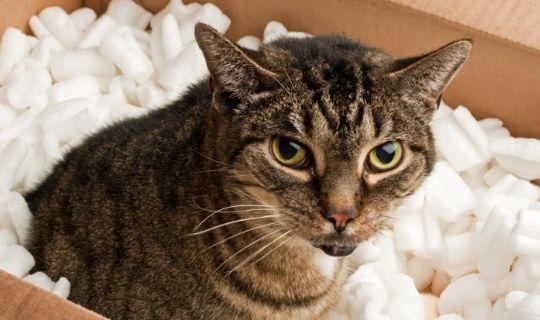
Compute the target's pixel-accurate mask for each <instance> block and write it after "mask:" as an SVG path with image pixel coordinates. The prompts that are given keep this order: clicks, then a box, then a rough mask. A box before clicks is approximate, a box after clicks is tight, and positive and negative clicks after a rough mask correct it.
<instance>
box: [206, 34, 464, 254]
mask: <svg viewBox="0 0 540 320" xmlns="http://www.w3.org/2000/svg"><path fill="white" fill-rule="evenodd" d="M198 41H199V44H200V46H201V48H202V50H203V52H204V53H205V56H206V58H207V61H208V65H209V69H210V71H211V74H212V86H213V88H214V104H215V107H216V110H218V111H216V114H218V116H217V118H219V121H220V122H221V126H220V132H219V133H218V135H217V136H218V138H217V141H216V148H217V149H218V150H217V152H218V154H219V155H220V159H223V160H224V161H227V163H229V164H230V165H231V166H232V169H231V170H229V172H228V175H226V176H225V180H226V181H225V185H226V186H227V189H228V190H230V191H232V195H231V196H232V197H235V198H236V199H240V200H243V201H248V202H251V203H253V202H254V201H255V202H259V203H264V204H265V205H271V206H273V207H275V208H278V210H279V213H280V216H279V217H278V218H277V220H278V222H279V224H280V225H281V226H282V227H284V228H286V229H288V230H292V232H294V234H296V235H297V236H300V237H301V238H303V239H305V240H307V241H309V242H310V243H312V244H313V245H314V246H316V247H319V248H321V249H322V250H323V251H325V252H326V253H327V254H330V255H346V254H349V253H351V252H352V251H353V250H354V248H356V246H357V245H358V244H359V243H360V242H362V241H364V240H366V239H368V238H370V237H371V236H373V235H374V234H376V233H377V232H379V231H380V230H381V229H382V228H384V227H385V225H386V213H387V212H388V211H389V210H390V209H391V208H392V207H393V206H395V205H396V204H397V203H398V202H399V201H400V200H401V199H402V198H403V197H405V196H407V195H409V194H411V193H412V192H413V191H414V190H415V189H416V188H417V187H418V186H419V184H420V183H421V182H422V180H423V179H424V177H425V176H426V175H427V174H429V172H430V171H431V169H432V167H433V162H434V159H435V148H434V145H433V138H432V135H431V131H430V128H429V122H430V120H431V116H432V113H433V112H434V111H435V109H436V104H437V100H438V98H439V97H440V93H441V91H442V90H443V88H444V87H445V86H446V84H447V83H448V81H450V79H451V78H452V76H453V74H454V73H455V72H456V71H457V69H458V68H459V66H461V64H462V63H463V61H464V60H465V58H466V56H467V55H468V52H469V50H470V42H467V41H461V42H456V43H454V44H451V45H449V46H447V47H443V48H442V49H439V50H437V51H435V52H434V53H432V54H430V55H426V56H424V57H421V58H417V59H407V60H400V61H394V60H392V59H391V58H390V57H389V56H387V55H386V54H384V53H382V52H380V51H378V50H375V49H372V48H367V47H365V46H362V45H359V44H357V43H354V42H352V41H350V40H348V39H345V38H338V37H317V38H310V39H303V40H296V39H295V40H278V41H277V42H274V43H272V44H270V45H267V46H265V47H263V48H262V49H261V51H260V52H258V53H255V52H248V51H246V50H241V49H239V48H238V47H236V46H234V45H233V44H232V43H230V42H229V41H227V40H226V39H224V38H222V37H221V36H220V35H218V34H217V33H215V32H214V31H213V30H211V29H208V28H207V27H204V26H199V27H198ZM219 59H221V61H220V63H219V64H216V63H215V62H217V60H219ZM235 190H236V191H238V192H234V191H235Z"/></svg>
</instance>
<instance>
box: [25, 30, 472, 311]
mask: <svg viewBox="0 0 540 320" xmlns="http://www.w3.org/2000/svg"><path fill="white" fill-rule="evenodd" d="M197 40H198V41H199V44H200V45H201V47H202V49H203V52H204V53H205V57H206V58H207V61H208V64H209V69H210V72H211V74H212V79H213V80H212V82H211V83H210V86H209V85H208V82H207V81H204V82H201V83H199V84H197V85H195V86H193V87H192V88H191V89H190V90H189V91H188V92H187V93H186V95H184V96H183V97H182V98H181V99H180V100H179V101H178V102H175V103H174V104H172V105H170V106H168V107H166V108H164V109H161V110H157V111H154V112H152V113H150V114H149V115H147V116H143V117H142V118H139V119H134V120H127V121H124V122H122V123H119V124H117V125H114V126H112V127H110V128H107V129H105V130H103V131H101V132H99V133H98V134H96V135H94V136H92V137H90V138H89V139H87V141H85V142H84V143H83V144H82V145H81V146H79V147H76V148H74V149H73V150H72V151H71V152H69V153H68V154H67V155H66V157H65V159H64V160H63V161H62V162H60V163H59V164H58V165H57V166H56V167H55V168H54V171H53V172H52V174H51V175H50V176H49V177H48V178H47V179H46V180H45V181H44V182H43V183H42V184H41V185H40V186H38V187H37V188H36V190H34V191H33V192H31V193H29V194H28V195H26V198H27V200H28V203H29V206H30V209H31V210H32V212H33V213H34V216H35V221H34V225H33V227H34V229H33V237H32V241H31V244H30V250H31V252H32V253H33V254H34V255H35V258H36V261H37V264H36V268H35V269H36V270H42V271H45V272H46V273H47V274H49V275H50V276H51V277H53V278H57V277H59V276H66V277H67V278H68V279H69V280H70V281H71V283H72V289H71V294H70V299H71V300H73V301H75V302H77V303H80V304H82V305H83V306H85V307H88V308H90V309H92V310H94V311H96V312H99V313H102V314H103V315H105V316H108V317H111V318H113V319H318V318H320V317H321V316H322V315H323V314H324V313H325V312H326V311H328V310H329V309H330V308H331V307H332V306H333V305H334V304H335V303H336V301H337V299H338V295H339V292H340V289H341V286H342V284H343V283H344V282H345V280H346V277H347V275H348V273H349V269H348V265H347V258H346V257H333V256H330V255H334V256H340V255H346V254H348V253H350V251H352V249H354V247H355V246H356V245H357V244H358V243H359V242H361V241H362V240H364V239H367V238H369V237H370V236H372V235H373V234H374V233H376V232H377V231H378V230H380V228H381V226H382V222H381V221H382V220H383V216H384V212H385V211H386V210H388V209H389V208H390V207H391V206H393V205H394V204H395V203H396V202H397V201H398V200H399V199H400V198H402V197H404V196H405V195H407V194H410V193H411V192H412V191H414V189H415V188H416V186H417V185H418V184H419V183H420V182H421V180H422V179H421V178H423V177H424V176H425V175H427V174H428V173H429V171H430V170H431V166H432V162H433V150H431V149H430V148H429V147H432V139H431V134H430V133H429V128H427V129H426V126H427V125H428V123H429V117H430V114H431V112H428V111H425V112H423V111H421V112H412V113H410V114H409V115H408V116H407V112H405V113H404V114H398V115H397V116H396V115H394V114H392V112H386V113H385V112H384V111H382V112H381V110H382V109H380V108H383V106H381V105H379V106H376V105H377V103H379V104H380V101H379V100H380V99H383V95H377V94H372V92H376V91H377V90H382V91H384V90H386V89H385V88H386V86H388V84H387V83H383V82H381V83H383V84H382V85H381V86H380V88H378V85H377V84H373V83H372V82H373V81H374V80H376V78H377V76H378V74H382V71H377V72H378V73H377V72H374V73H373V75H370V74H369V70H370V69H373V68H376V67H381V68H383V69H384V72H390V71H395V70H391V68H392V60H391V59H390V58H389V57H388V56H387V55H385V54H383V53H381V52H380V51H378V50H375V49H370V48H368V47H364V46H362V45H359V44H356V43H354V42H351V41H349V40H347V39H344V38H341V37H326V38H325V37H321V38H313V39H305V40H302V41H303V42H301V41H300V40H292V41H281V42H280V41H278V42H276V45H275V47H274V48H273V49H272V47H271V46H268V47H267V49H263V51H264V50H267V51H265V54H263V57H260V56H258V53H255V52H248V51H245V52H244V53H243V52H242V51H241V50H240V49H238V48H236V47H235V46H234V45H232V43H230V42H228V41H227V40H226V39H224V38H222V37H221V36H219V35H218V34H217V33H215V32H214V31H213V30H211V29H210V28H208V27H204V26H199V27H198V38H197ZM295 41H297V42H295ZM466 49H467V50H466V51H467V52H468V48H466ZM287 50H288V53H287ZM214 53H216V54H217V55H213V54H214ZM280 53H282V54H283V56H279V54H280ZM244 54H245V55H246V56H244ZM248 55H249V56H248ZM459 58H460V60H459V61H458V59H457V58H455V59H454V60H452V61H445V62H446V63H453V64H454V69H456V67H455V65H457V64H458V62H459V65H460V64H461V63H462V62H463V61H462V60H464V58H463V54H461V55H460V57H459ZM219 59H225V60H223V61H216V60H219ZM251 59H253V60H251ZM283 59H286V60H283ZM255 61H258V63H260V64H261V65H258V64H257V63H256V62H255ZM216 62H218V63H217V64H216ZM318 65H321V68H318V69H317V70H315V69H314V68H316V66H318ZM262 66H264V68H263V67H262ZM280 66H282V67H283V68H284V69H285V68H287V70H285V73H286V76H285V75H284V76H283V77H277V75H278V73H279V72H280V71H281V70H280ZM324 66H326V67H327V68H326V67H324ZM396 66H397V64H396ZM223 68H225V69H226V68H229V69H226V70H224V69H223ZM266 68H268V70H266ZM269 70H274V71H269ZM225 72H226V73H227V74H228V75H229V76H230V77H229V78H227V75H226V74H224V73H225ZM328 72H330V73H332V72H333V74H329V73H328ZM449 72H450V71H445V74H448V73H449ZM452 72H455V70H453V71H452ZM246 75H247V76H246ZM268 79H273V80H275V82H274V81H273V80H272V81H269V80H268ZM336 79H337V80H336ZM445 81H449V78H448V77H447V79H445ZM325 82H328V83H330V84H329V85H325ZM300 83H304V84H305V87H298V86H299V85H300ZM351 84H354V85H351ZM432 87H433V86H432ZM440 87H441V88H439V89H437V90H438V91H440V90H442V88H443V86H440ZM269 90H271V91H269ZM382 91H381V92H382ZM438 91H437V92H436V93H437V94H439V92H438ZM269 92H271V94H270V93H269ZM317 92H318V93H317ZM422 92H424V91H422ZM424 93H425V92H424ZM327 94H330V96H327ZM436 98H437V97H434V100H433V104H434V103H436V102H435V101H436ZM265 99H266V100H265ZM408 99H409V100H408V101H409V102H408V103H412V102H410V101H411V98H410V97H409V96H408ZM383 100H384V99H383ZM261 101H263V102H261ZM299 101H302V102H299ZM321 104H325V105H324V106H323V107H322V108H321ZM368 105H371V106H372V107H371V110H370V111H369V113H368ZM265 106H266V107H265ZM265 108H267V109H268V110H265ZM423 113H425V114H426V116H419V115H418V114H423ZM407 117H409V118H407ZM424 117H425V119H424ZM388 119H393V120H394V123H393V126H394V128H399V132H398V133H399V135H397V137H399V139H403V141H411V140H407V139H411V138H410V137H412V135H413V133H414V131H415V130H420V131H422V130H423V131H424V132H418V134H417V136H415V139H416V141H414V142H413V143H410V145H411V146H410V147H407V148H410V149H411V150H412V151H408V152H409V153H410V154H409V155H408V156H407V158H405V156H404V160H403V161H402V162H404V164H403V166H404V167H405V168H404V169H403V170H402V171H403V172H401V170H400V172H398V173H397V174H400V175H399V176H396V177H395V179H394V180H392V178H385V177H382V178H380V177H379V173H377V175H375V174H373V175H375V178H373V177H372V175H371V174H370V175H369V176H368V175H367V174H365V176H364V174H360V176H359V177H356V173H355V172H356V170H357V169H356V168H357V164H356V163H357V160H356V159H357V157H360V156H362V157H365V154H366V151H365V150H366V149H365V145H368V146H369V149H370V148H373V147H374V146H375V145H373V141H379V140H376V139H375V140H373V137H370V135H373V134H376V135H385V134H388V133H385V132H384V130H387V129H388V127H387V123H388V121H389V120H388ZM396 119H403V121H410V122H411V125H410V127H407V126H402V125H400V124H399V123H397V124H396V123H395V120H396ZM426 119H427V120H426ZM355 123H357V124H358V126H357V127H356V125H355ZM299 127H300V128H299ZM291 130H299V131H302V130H303V135H304V136H305V137H312V138H313V139H312V140H309V141H308V140H307V138H305V139H304V138H298V139H304V140H302V141H306V142H305V144H306V145H309V146H310V147H311V148H312V150H311V157H312V158H313V159H311V160H310V163H312V162H313V163H315V162H316V163H317V166H315V165H314V164H313V168H311V169H310V170H304V169H300V168H296V167H294V170H293V168H281V167H280V166H279V164H276V163H274V162H272V161H274V160H272V159H271V158H270V157H269V156H268V152H270V151H268V150H269V149H268V147H267V145H268V144H267V139H269V137H270V136H273V135H287V136H291V135H292V133H291ZM325 130H329V131H332V130H335V131H334V132H329V133H328V134H325ZM337 131H339V132H337ZM317 139H319V140H317ZM331 139H337V140H331ZM370 141H371V142H370ZM329 144H330V145H329ZM332 144H333V146H332ZM404 145H405V144H404ZM325 146H327V147H328V148H327V149H326V150H320V149H321V148H323V147H325ZM404 148H405V147H404ZM407 150H408V149H407ZM323 151H324V152H326V155H325V153H324V152H323ZM368 151H369V150H368ZM413 153H414V154H413ZM416 153H418V155H417V154H416ZM362 159H363V158H362ZM363 161H364V160H361V161H360V162H363ZM321 163H324V166H322V167H321V166H320V165H319V164H321ZM351 168H353V169H352V170H351ZM325 170H326V171H325ZM374 179H375V180H374ZM380 179H382V183H379V180H380ZM364 180H365V181H364ZM362 181H363V182H362ZM376 185H381V186H382V187H380V188H386V189H380V188H379V189H378V188H377V187H374V186H376ZM383 191H384V192H386V193H387V194H388V195H389V196H387V198H388V199H385V198H383V196H382V195H381V192H383ZM390 195H391V196H390ZM390 197H391V198H390ZM347 206H349V207H347ZM220 209H221V210H220ZM364 209H365V210H364ZM325 210H327V211H332V210H333V211H339V212H346V214H347V215H351V216H352V215H353V214H354V217H353V218H348V219H349V220H346V221H345V222H346V224H345V226H348V229H347V230H345V231H344V229H345V228H342V229H339V231H338V226H337V224H336V220H333V219H334V218H332V216H329V217H328V216H325V214H326V213H325V212H326V211H325ZM340 210H341V211H340ZM379 211H380V213H379ZM375 212H377V213H375ZM321 213H322V214H321ZM342 215H345V213H344V214H342ZM353 219H356V220H354V221H352V220H353ZM240 220H244V221H240ZM311 223H313V225H311ZM332 223H334V226H335V230H336V231H334V229H333V228H332ZM347 223H348V224H347ZM355 223H357V225H356V226H355ZM316 246H317V247H320V248H323V249H324V252H326V253H327V254H328V255H327V254H326V253H324V252H323V250H321V249H319V248H316Z"/></svg>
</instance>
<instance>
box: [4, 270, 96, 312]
mask: <svg viewBox="0 0 540 320" xmlns="http://www.w3.org/2000/svg"><path fill="white" fill-rule="evenodd" d="M0 301H2V303H0V319H9V320H41V319H51V320H53V319H54V320H72V319H77V320H105V319H106V318H104V317H102V316H100V315H98V314H97V313H94V312H92V311H90V310H87V309H85V308H83V307H81V306H79V305H77V304H75V303H73V302H71V301H69V300H66V299H62V298H60V297H58V296H56V295H55V294H52V293H50V292H47V291H44V290H42V289H40V288H38V287H36V286H34V285H32V284H30V283H28V282H25V281H21V279H19V278H16V277H14V276H12V275H11V274H9V273H6V272H4V271H1V270H0Z"/></svg>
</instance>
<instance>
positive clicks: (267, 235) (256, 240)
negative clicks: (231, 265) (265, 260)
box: [212, 228, 285, 274]
mask: <svg viewBox="0 0 540 320" xmlns="http://www.w3.org/2000/svg"><path fill="white" fill-rule="evenodd" d="M283 229H285V228H279V229H277V230H274V231H272V232H270V233H267V234H266V235H264V236H262V237H260V238H258V239H255V240H254V241H252V242H251V243H249V244H247V245H246V246H244V247H243V248H242V249H240V250H238V251H236V252H235V253H234V254H233V255H231V256H230V257H228V258H227V259H225V261H223V262H222V263H221V264H220V265H219V266H218V267H217V268H216V269H215V270H214V271H213V272H212V274H214V273H216V272H217V271H218V270H219V269H221V267H223V266H224V265H225V263H227V261H229V260H231V259H232V258H234V257H236V256H237V255H239V254H240V253H241V252H243V251H244V250H246V249H247V248H249V247H251V246H252V245H254V244H256V243H257V242H259V241H262V240H264V239H266V238H268V237H270V236H271V235H273V234H275V233H277V232H280V231H281V230H283Z"/></svg>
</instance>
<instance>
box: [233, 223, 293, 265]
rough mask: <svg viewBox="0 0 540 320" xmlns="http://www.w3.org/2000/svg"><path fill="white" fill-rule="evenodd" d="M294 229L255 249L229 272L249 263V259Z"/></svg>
mask: <svg viewBox="0 0 540 320" xmlns="http://www.w3.org/2000/svg"><path fill="white" fill-rule="evenodd" d="M291 232H292V230H289V231H287V232H285V233H283V234H282V235H280V236H279V237H277V238H275V239H274V240H272V241H270V243H268V244H267V245H265V246H263V247H262V248H260V249H259V250H257V251H255V252H254V253H253V254H251V255H250V256H249V257H247V258H246V259H245V260H244V261H242V262H241V263H240V264H239V265H237V266H236V267H234V268H233V269H232V270H231V271H229V274H231V273H233V272H234V271H236V270H238V269H240V268H242V267H243V266H244V265H245V264H246V263H248V262H249V261H251V260H252V259H253V258H255V257H256V256H257V255H258V254H259V253H261V252H263V251H264V250H265V249H266V248H268V247H269V246H270V245H272V244H273V243H274V242H276V241H278V240H279V239H281V238H283V237H285V236H286V235H288V234H289V233H291Z"/></svg>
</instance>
